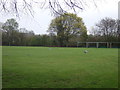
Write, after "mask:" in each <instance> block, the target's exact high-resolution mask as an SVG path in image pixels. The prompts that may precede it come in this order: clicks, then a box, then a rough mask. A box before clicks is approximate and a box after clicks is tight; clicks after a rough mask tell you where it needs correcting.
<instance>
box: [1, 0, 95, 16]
mask: <svg viewBox="0 0 120 90" xmlns="http://www.w3.org/2000/svg"><path fill="white" fill-rule="evenodd" d="M87 2H92V3H93V4H94V6H97V5H96V2H95V0H89V1H88V0H0V11H4V12H9V13H10V12H12V13H15V14H16V15H17V16H18V15H19V12H20V11H22V12H23V11H25V13H29V14H31V15H32V16H33V12H34V10H33V7H34V6H35V5H36V4H37V5H38V6H39V7H40V8H46V7H47V8H49V9H50V11H51V13H52V14H53V15H60V14H63V13H67V12H68V11H69V10H72V11H74V12H75V13H76V12H77V11H78V10H84V8H85V6H87Z"/></svg>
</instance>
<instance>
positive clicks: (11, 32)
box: [0, 13, 120, 47]
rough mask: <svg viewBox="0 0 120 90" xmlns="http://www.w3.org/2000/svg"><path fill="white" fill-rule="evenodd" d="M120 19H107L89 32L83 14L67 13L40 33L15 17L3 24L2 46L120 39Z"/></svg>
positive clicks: (47, 44)
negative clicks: (21, 23)
mask: <svg viewBox="0 0 120 90" xmlns="http://www.w3.org/2000/svg"><path fill="white" fill-rule="evenodd" d="M119 23H120V21H119V20H115V19H112V18H104V19H102V20H100V21H99V22H98V23H97V24H96V25H95V26H94V27H93V28H92V30H91V33H90V34H87V31H88V30H87V28H86V26H85V24H84V22H83V20H82V18H81V17H78V16H77V15H76V14H72V13H64V14H62V15H60V16H57V17H55V18H54V19H53V20H52V21H51V23H50V25H49V28H48V30H47V32H48V33H49V34H44V35H40V34H39V35H36V34H35V33H34V32H33V31H29V30H27V29H26V28H19V24H18V22H17V21H16V20H15V19H13V18H12V19H8V20H7V21H6V22H5V23H2V25H1V28H0V30H1V31H2V45H7V46H53V47H54V46H58V47H59V46H60V47H69V46H71V47H75V46H77V42H119V36H120V32H119V30H118V29H119Z"/></svg>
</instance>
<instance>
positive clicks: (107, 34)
mask: <svg viewBox="0 0 120 90" xmlns="http://www.w3.org/2000/svg"><path fill="white" fill-rule="evenodd" d="M118 25H119V21H118V20H115V19H112V18H107V17H106V18H104V19H102V20H100V22H98V23H97V24H96V25H95V27H94V28H93V29H92V32H94V36H101V37H102V38H103V40H104V41H117V39H118V36H119V30H118ZM92 34H93V33H92Z"/></svg>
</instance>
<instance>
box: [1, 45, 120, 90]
mask: <svg viewBox="0 0 120 90" xmlns="http://www.w3.org/2000/svg"><path fill="white" fill-rule="evenodd" d="M84 50H88V53H87V54H85V53H83V51H84ZM2 55H3V57H2V58H3V74H2V75H3V77H2V78H3V88H117V87H118V49H117V48H116V49H115V48H114V49H113V48H111V49H110V48H49V47H7V46H4V47H3V52H2Z"/></svg>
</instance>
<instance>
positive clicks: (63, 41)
mask: <svg viewBox="0 0 120 90" xmlns="http://www.w3.org/2000/svg"><path fill="white" fill-rule="evenodd" d="M48 32H49V33H50V34H52V35H57V40H58V41H59V44H60V46H67V45H68V44H69V43H70V41H69V40H70V39H72V38H75V37H76V39H77V38H78V37H79V39H80V41H85V40H86V36H87V30H86V27H85V25H84V23H83V21H82V18H80V17H77V15H76V14H71V13H64V14H63V15H61V16H58V17H56V18H55V19H53V20H52V22H51V24H50V26H49V30H48Z"/></svg>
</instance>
